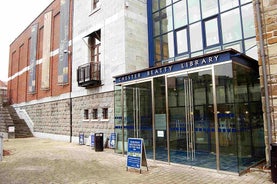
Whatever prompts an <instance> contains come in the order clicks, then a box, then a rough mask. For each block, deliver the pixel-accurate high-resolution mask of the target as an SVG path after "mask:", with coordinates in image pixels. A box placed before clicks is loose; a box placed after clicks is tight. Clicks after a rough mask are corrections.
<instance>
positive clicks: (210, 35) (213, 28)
mask: <svg viewBox="0 0 277 184" xmlns="http://www.w3.org/2000/svg"><path fill="white" fill-rule="evenodd" d="M205 33H206V46H207V47H208V46H211V45H215V44H218V43H219V36H218V22H217V18H215V19H211V20H208V21H205Z"/></svg>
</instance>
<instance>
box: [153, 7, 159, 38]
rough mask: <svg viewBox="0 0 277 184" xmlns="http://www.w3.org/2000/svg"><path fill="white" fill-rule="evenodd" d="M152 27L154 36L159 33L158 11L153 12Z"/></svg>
mask: <svg viewBox="0 0 277 184" xmlns="http://www.w3.org/2000/svg"><path fill="white" fill-rule="evenodd" d="M153 29H154V36H156V35H159V34H160V12H156V13H154V14H153Z"/></svg>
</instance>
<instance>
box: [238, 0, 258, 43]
mask: <svg viewBox="0 0 277 184" xmlns="http://www.w3.org/2000/svg"><path fill="white" fill-rule="evenodd" d="M241 16H242V23H243V34H244V38H249V37H252V36H255V35H256V32H255V21H254V18H255V16H254V12H253V5H252V4H248V5H245V6H243V7H242V8H241Z"/></svg>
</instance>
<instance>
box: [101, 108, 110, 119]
mask: <svg viewBox="0 0 277 184" xmlns="http://www.w3.org/2000/svg"><path fill="white" fill-rule="evenodd" d="M102 118H103V119H109V118H108V108H103V109H102Z"/></svg>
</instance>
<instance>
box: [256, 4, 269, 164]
mask: <svg viewBox="0 0 277 184" xmlns="http://www.w3.org/2000/svg"><path fill="white" fill-rule="evenodd" d="M260 5H261V3H260V1H259V0H257V1H256V12H257V23H258V32H259V33H258V34H259V42H260V54H261V59H262V70H263V82H264V93H265V105H266V121H267V136H268V147H267V150H268V156H269V158H268V160H269V162H268V163H267V165H268V166H269V165H271V160H270V158H271V154H270V146H271V145H270V144H271V142H272V140H271V139H272V137H271V115H270V105H269V95H268V83H267V71H266V58H265V53H264V39H263V30H262V20H261V11H260Z"/></svg>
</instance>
